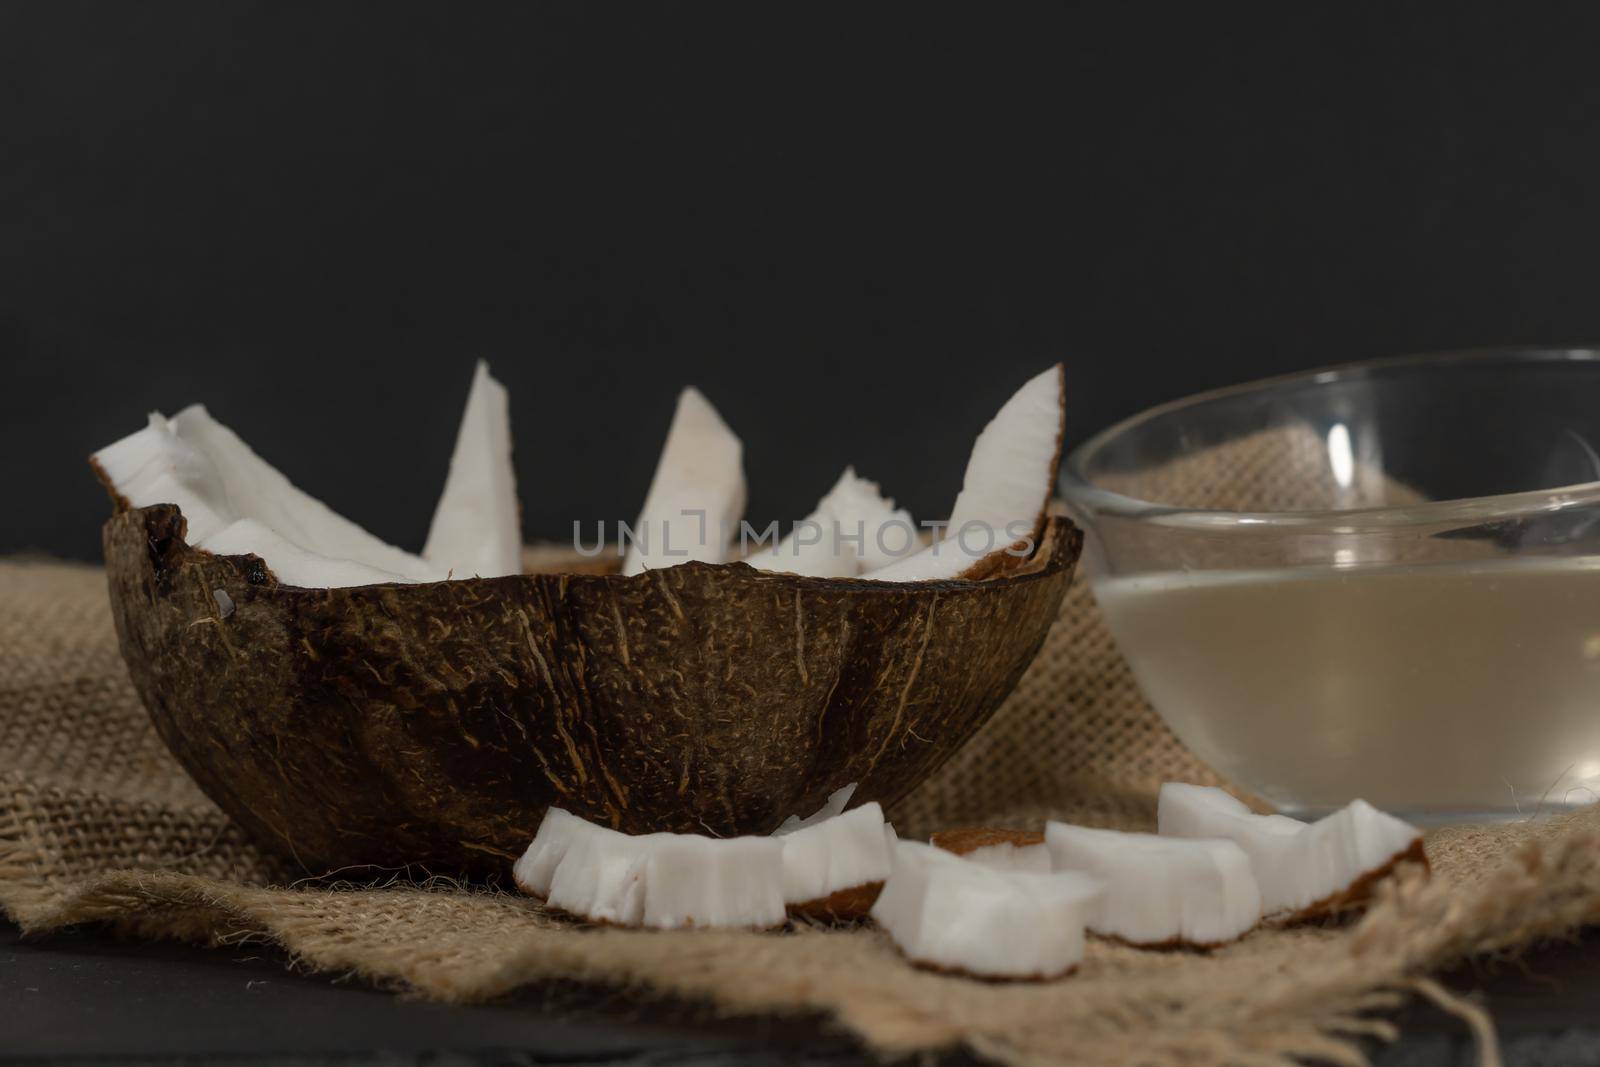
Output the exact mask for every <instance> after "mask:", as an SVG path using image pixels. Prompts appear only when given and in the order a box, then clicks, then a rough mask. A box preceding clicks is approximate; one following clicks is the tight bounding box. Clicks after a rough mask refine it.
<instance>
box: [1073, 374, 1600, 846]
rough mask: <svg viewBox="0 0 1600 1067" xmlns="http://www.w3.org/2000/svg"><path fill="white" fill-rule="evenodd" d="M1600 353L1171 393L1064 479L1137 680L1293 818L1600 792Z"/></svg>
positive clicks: (1489, 808) (1185, 736)
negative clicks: (1177, 397) (1172, 399)
mask: <svg viewBox="0 0 1600 1067" xmlns="http://www.w3.org/2000/svg"><path fill="white" fill-rule="evenodd" d="M1597 448H1600V352H1596V351H1591V350H1570V349H1560V350H1555V349H1519V350H1496V351H1483V352H1467V353H1453V354H1443V355H1433V356H1422V357H1412V358H1407V359H1399V360H1389V361H1382V362H1377V363H1368V364H1361V365H1355V366H1350V367H1345V368H1339V369H1335V370H1329V371H1320V372H1315V373H1309V374H1304V375H1297V376H1291V377H1286V378H1278V379H1273V380H1270V381H1265V382H1258V383H1253V384H1250V385H1245V386H1240V387H1237V388H1233V389H1228V390H1222V391H1219V392H1215V393H1208V394H1204V395H1201V396H1197V397H1193V398H1190V399H1187V400H1182V401H1178V402H1176V403H1172V404H1168V405H1164V406H1162V407H1159V408H1155V409H1153V410H1151V411H1149V412H1146V413H1144V414H1142V415H1139V416H1136V417H1135V418H1132V419H1130V420H1128V421H1126V422H1123V423H1121V424H1119V425H1117V426H1115V427H1112V428H1111V429H1109V430H1107V431H1105V432H1104V433H1102V434H1100V435H1098V436H1097V437H1095V438H1094V439H1092V440H1091V441H1089V442H1087V443H1086V444H1085V445H1084V446H1083V447H1082V448H1080V449H1079V450H1078V451H1077V452H1075V453H1074V454H1073V455H1072V456H1070V457H1069V458H1068V460H1067V462H1066V463H1065V464H1064V470H1063V476H1062V480H1063V490H1064V493H1065V495H1066V497H1067V499H1068V502H1069V506H1070V507H1071V509H1072V511H1073V512H1074V516H1075V517H1076V518H1077V519H1078V520H1079V522H1080V525H1082V526H1084V527H1085V529H1086V530H1087V531H1088V536H1089V541H1088V545H1087V546H1086V549H1085V552H1084V558H1083V559H1084V562H1083V566H1084V570H1085V573H1086V574H1087V576H1088V577H1089V579H1090V582H1091V585H1092V587H1093V590H1094V595H1095V598H1096V600H1097V601H1098V603H1099V606H1100V609H1101V612H1102V614H1103V616H1104V619H1105V622H1106V624H1107V625H1108V627H1109V628H1110V630H1111V633H1112V635H1113V636H1114V637H1115V639H1116V641H1117V645H1118V647H1119V648H1120V649H1121V651H1122V653H1123V655H1124V656H1125V657H1126V658H1127V660H1128V662H1129V664H1130V665H1131V666H1132V668H1133V672H1134V675H1135V677H1136V678H1137V680H1138V682H1139V685H1140V686H1141V688H1142V689H1143V690H1144V693H1145V695H1146V697H1147V698H1148V699H1149V700H1150V702H1151V704H1152V705H1153V706H1154V707H1155V708H1156V710H1157V711H1158V712H1159V713H1160V714H1161V715H1162V717H1163V718H1164V719H1165V720H1166V722H1167V723H1168V724H1169V725H1170V726H1171V728H1172V729H1173V731H1174V733H1176V734H1177V736H1178V737H1179V738H1180V739H1181V740H1182V741H1183V742H1184V743H1185V744H1187V745H1188V746H1189V747H1190V748H1191V749H1193V750H1194V751H1195V753H1196V754H1197V755H1199V756H1200V757H1201V758H1202V759H1204V760H1206V761H1207V762H1208V763H1210V764H1211V765H1212V766H1213V767H1215V768H1216V769H1217V770H1218V771H1219V772H1220V773H1222V774H1223V775H1225V776H1227V777H1228V778H1230V779H1232V780H1233V781H1235V782H1237V783H1238V784H1240V785H1242V786H1244V787H1246V788H1248V789H1251V790H1253V791H1255V792H1257V793H1258V794H1260V795H1261V796H1262V797H1264V798H1265V799H1267V800H1269V801H1271V802H1272V803H1274V804H1276V805H1278V806H1279V807H1280V808H1282V809H1283V810H1285V811H1288V812H1290V813H1293V814H1296V815H1300V816H1303V817H1311V816H1317V815H1320V814H1323V813H1326V812H1328V811H1331V810H1333V809H1335V808H1337V807H1340V806H1342V805H1344V804H1345V803H1347V802H1348V801H1350V800H1351V799H1354V798H1356V797H1363V798H1365V799H1366V800H1368V801H1370V802H1372V803H1373V804H1376V805H1378V806H1379V807H1381V808H1384V809H1386V810H1391V811H1398V812H1403V813H1405V814H1406V815H1408V816H1409V817H1411V818H1413V819H1418V820H1424V821H1447V820H1452V819H1464V818H1483V817H1486V816H1491V817H1492V816H1507V817H1515V816H1517V815H1518V814H1531V813H1533V812H1535V811H1538V810H1550V809H1559V808H1563V807H1571V806H1576V805H1579V804H1584V803H1589V802H1592V801H1593V800H1595V799H1596V792H1597V791H1600V454H1597Z"/></svg>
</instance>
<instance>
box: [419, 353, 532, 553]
mask: <svg viewBox="0 0 1600 1067" xmlns="http://www.w3.org/2000/svg"><path fill="white" fill-rule="evenodd" d="M422 558H423V559H425V560H427V562H428V563H429V564H431V565H432V566H433V567H434V568H435V569H437V570H440V571H444V572H446V573H448V574H450V575H451V576H452V577H455V578H469V577H471V576H473V575H477V576H479V577H482V578H498V577H500V576H501V575H504V574H520V573H522V522H521V517H520V515H519V513H518V510H517V476H516V473H515V471H514V470H513V469H512V466H511V404H510V398H509V396H508V395H507V393H506V389H505V386H503V385H501V384H500V383H499V382H498V381H496V380H495V379H494V377H493V376H492V375H491V374H490V373H489V365H488V364H487V363H485V362H483V361H482V360H479V361H478V366H477V369H476V371H474V372H473V376H472V387H471V389H470V390H469V391H468V393H467V406H466V410H465V411H464V412H463V413H462V416H461V427H460V429H459V430H458V431H457V432H456V444H455V451H454V452H453V453H452V454H451V456H450V473H449V475H448V476H446V478H445V483H444V492H443V493H442V494H441V495H440V497H439V503H438V506H437V507H436V509H435V510H434V513H433V522H432V524H431V525H430V526H429V528H428V540H427V543H426V544H425V545H424V546H423V549H422Z"/></svg>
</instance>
